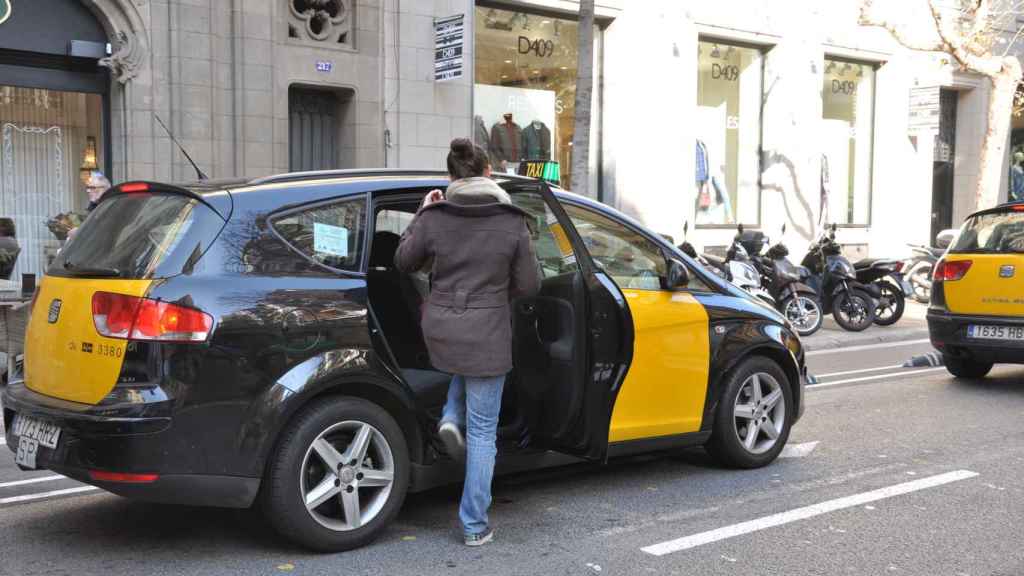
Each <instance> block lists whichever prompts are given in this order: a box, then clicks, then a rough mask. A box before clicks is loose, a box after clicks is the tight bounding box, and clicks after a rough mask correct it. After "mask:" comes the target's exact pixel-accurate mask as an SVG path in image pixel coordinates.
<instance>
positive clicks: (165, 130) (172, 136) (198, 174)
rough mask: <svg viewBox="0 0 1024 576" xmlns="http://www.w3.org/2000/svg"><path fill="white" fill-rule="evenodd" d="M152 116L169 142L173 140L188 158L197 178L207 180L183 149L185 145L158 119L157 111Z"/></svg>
mask: <svg viewBox="0 0 1024 576" xmlns="http://www.w3.org/2000/svg"><path fill="white" fill-rule="evenodd" d="M153 117H154V118H156V121H157V122H158V123H159V124H160V127H161V128H163V129H164V132H167V135H168V136H170V137H171V142H174V145H175V146H177V147H178V150H181V153H182V154H184V155H185V158H187V159H188V163H189V164H191V165H192V167H193V168H195V170H196V176H197V177H198V178H199V180H200V181H202V180H209V179H210V178H209V177H208V176H207V175H206V174H204V173H203V171H202V170H200V169H199V165H198V164H196V161H195V160H193V159H192V157H191V156H189V155H188V152H186V151H185V147H184V146H182V145H181V142H178V139H177V138H175V137H174V134H172V133H171V131H170V130H169V129H168V128H167V125H166V124H164V121H163V120H161V119H160V116H158V115H157V113H156V112H154V113H153Z"/></svg>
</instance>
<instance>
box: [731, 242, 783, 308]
mask: <svg viewBox="0 0 1024 576" xmlns="http://www.w3.org/2000/svg"><path fill="white" fill-rule="evenodd" d="M765 243H766V238H765V235H764V233H763V232H757V231H754V232H744V231H743V224H740V225H739V226H737V227H736V235H735V236H733V239H732V245H731V246H729V250H728V251H727V252H726V253H725V265H726V266H727V267H728V270H729V281H730V282H732V283H733V284H735V285H736V286H739V287H740V288H742V289H744V290H746V291H747V292H749V293H751V294H753V295H754V296H756V297H758V298H760V299H761V301H763V302H764V303H765V304H768V305H769V306H771V307H772V308H774V307H775V298H774V297H773V296H772V294H771V292H769V291H768V290H765V288H764V286H762V283H761V273H760V272H759V271H758V269H757V268H756V267H755V266H754V264H753V262H752V261H751V259H750V255H751V254H760V252H761V250H762V249H763V248H764V245H765Z"/></svg>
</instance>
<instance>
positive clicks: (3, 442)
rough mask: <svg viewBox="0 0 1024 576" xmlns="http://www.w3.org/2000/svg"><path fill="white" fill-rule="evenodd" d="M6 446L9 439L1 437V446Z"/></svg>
mask: <svg viewBox="0 0 1024 576" xmlns="http://www.w3.org/2000/svg"><path fill="white" fill-rule="evenodd" d="M4 444H7V438H4V437H3V436H0V446H3V445H4Z"/></svg>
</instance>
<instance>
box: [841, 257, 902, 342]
mask: <svg viewBox="0 0 1024 576" xmlns="http://www.w3.org/2000/svg"><path fill="white" fill-rule="evenodd" d="M853 267H854V269H855V270H856V271H857V281H858V282H860V283H861V284H865V285H871V286H875V287H877V288H878V293H879V296H878V306H877V307H876V308H875V324H878V325H879V326H891V325H893V324H895V323H897V322H899V320H900V318H902V317H903V311H904V310H905V309H906V305H907V304H906V296H910V295H911V294H913V292H914V289H913V288H912V287H911V286H910V283H909V282H907V281H906V280H904V279H903V274H902V273H901V270H902V269H903V262H900V261H899V260H887V259H879V258H865V259H863V260H860V261H859V262H857V263H855V264H854V265H853Z"/></svg>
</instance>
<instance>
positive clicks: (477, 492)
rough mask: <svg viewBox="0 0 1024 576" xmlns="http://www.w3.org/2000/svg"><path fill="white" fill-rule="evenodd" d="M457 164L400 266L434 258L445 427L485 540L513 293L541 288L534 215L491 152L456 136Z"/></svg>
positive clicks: (427, 321) (430, 330) (428, 311)
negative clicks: (506, 182) (515, 201)
mask: <svg viewBox="0 0 1024 576" xmlns="http://www.w3.org/2000/svg"><path fill="white" fill-rule="evenodd" d="M448 173H449V174H450V175H451V179H452V182H451V184H449V186H448V192H447V196H446V197H445V196H442V194H441V191H440V190H434V191H432V192H431V193H430V194H429V195H428V196H427V197H426V198H425V199H424V201H423V205H422V206H421V207H420V210H419V212H417V214H416V218H414V219H413V221H412V223H410V224H409V227H408V228H407V229H406V231H405V233H404V234H403V235H402V241H401V244H400V245H399V247H398V251H397V252H396V254H395V265H396V266H397V267H398V268H399V269H400V270H402V271H404V272H406V273H412V272H415V271H417V270H419V269H421V268H422V267H423V266H424V265H426V264H427V263H428V262H432V264H431V290H430V296H429V297H428V298H427V302H426V306H425V307H424V310H423V319H422V324H423V335H424V338H425V340H426V343H427V349H428V351H429V352H430V360H431V362H432V363H433V365H434V367H435V368H437V369H438V370H441V371H444V372H448V373H450V374H452V375H453V376H452V381H451V384H450V385H449V387H448V402H447V403H446V404H445V407H444V414H443V415H442V416H441V425H440V426H439V428H438V434H439V435H440V437H441V440H442V441H443V442H444V445H445V448H446V449H447V450H448V453H449V455H450V456H452V457H454V458H456V459H461V457H462V454H463V451H465V452H467V454H466V483H465V486H464V488H463V491H462V502H461V503H460V505H459V518H460V519H461V520H462V527H463V532H464V536H465V543H466V544H467V545H469V546H481V545H483V544H486V543H487V542H490V541H491V539H492V538H493V537H494V531H493V530H492V529H491V527H490V526H489V525H488V522H487V508H488V507H489V506H490V504H491V478H492V477H493V475H494V456H495V454H496V453H497V449H496V446H495V438H496V435H497V427H498V413H499V411H500V410H501V392H502V388H503V387H504V383H505V375H506V374H507V373H508V372H509V371H510V370H511V369H512V314H511V304H510V302H511V300H512V299H514V298H518V297H522V296H532V295H533V294H535V293H536V292H537V289H538V282H539V279H538V277H537V260H536V257H535V256H534V254H533V246H532V245H531V244H530V233H529V230H528V229H527V226H526V216H527V215H526V213H525V212H523V211H522V210H520V209H519V208H517V207H515V206H513V205H512V204H511V201H510V200H509V196H508V194H507V193H506V192H505V191H504V190H502V189H501V188H500V187H499V186H498V185H497V184H495V183H494V181H493V180H491V179H490V178H489V176H490V174H491V167H490V161H489V160H488V157H487V153H486V152H484V150H483V149H482V148H480V147H479V146H475V145H473V143H472V142H470V141H469V140H468V139H465V138H457V139H455V140H453V141H452V143H451V151H450V152H449V153H448ZM463 427H465V428H466V435H467V437H468V450H467V448H466V444H467V442H466V441H464V440H463V437H462V428H463Z"/></svg>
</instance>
